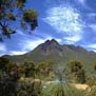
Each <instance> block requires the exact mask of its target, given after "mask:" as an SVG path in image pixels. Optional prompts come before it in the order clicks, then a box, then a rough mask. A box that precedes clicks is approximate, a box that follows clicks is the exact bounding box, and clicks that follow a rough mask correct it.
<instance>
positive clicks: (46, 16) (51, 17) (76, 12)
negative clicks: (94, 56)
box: [0, 0, 96, 55]
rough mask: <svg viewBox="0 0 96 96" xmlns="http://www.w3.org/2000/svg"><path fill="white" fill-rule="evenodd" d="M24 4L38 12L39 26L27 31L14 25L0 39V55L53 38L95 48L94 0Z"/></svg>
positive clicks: (20, 51) (16, 52) (25, 49)
mask: <svg viewBox="0 0 96 96" xmlns="http://www.w3.org/2000/svg"><path fill="white" fill-rule="evenodd" d="M26 7H28V8H30V7H31V8H33V9H35V10H36V11H37V12H38V14H39V17H38V23H39V26H38V27H37V28H36V30H34V31H33V32H31V34H30V33H27V32H24V31H23V30H21V28H20V29H17V33H16V34H14V35H13V36H12V37H11V39H5V40H4V42H3V43H0V55H4V54H10V55H19V54H24V53H26V52H29V51H31V50H33V49H34V48H35V47H36V46H38V45H39V44H41V43H43V42H44V41H46V40H48V39H49V40H51V39H53V38H54V39H56V40H57V41H58V42H59V43H60V44H73V45H76V46H82V47H84V48H86V49H87V50H91V51H94V52H96V0H43V1H41V0H32V1H31V0H28V4H27V6H26Z"/></svg>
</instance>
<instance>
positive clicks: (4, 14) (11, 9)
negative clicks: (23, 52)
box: [0, 0, 38, 40]
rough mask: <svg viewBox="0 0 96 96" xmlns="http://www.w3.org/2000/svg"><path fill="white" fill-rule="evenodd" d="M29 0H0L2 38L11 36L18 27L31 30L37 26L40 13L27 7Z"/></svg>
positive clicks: (0, 32) (0, 33) (0, 36)
mask: <svg viewBox="0 0 96 96" xmlns="http://www.w3.org/2000/svg"><path fill="white" fill-rule="evenodd" d="M26 4H27V0H0V39H1V40H3V37H4V36H5V37H6V36H7V37H8V38H10V37H11V35H12V34H14V33H16V29H17V28H22V29H24V28H26V29H28V28H29V27H28V25H29V26H30V29H31V30H34V29H35V28H36V27H37V26H38V23H37V17H38V14H37V12H36V11H34V10H33V9H30V8H26ZM24 30H25V29H24Z"/></svg>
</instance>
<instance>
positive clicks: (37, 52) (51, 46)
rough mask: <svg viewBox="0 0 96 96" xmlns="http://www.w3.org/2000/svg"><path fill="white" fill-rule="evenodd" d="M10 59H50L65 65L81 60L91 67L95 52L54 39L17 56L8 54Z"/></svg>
mask: <svg viewBox="0 0 96 96" xmlns="http://www.w3.org/2000/svg"><path fill="white" fill-rule="evenodd" d="M4 57H7V58H9V59H10V60H12V61H15V62H18V63H21V62H24V61H26V60H28V61H34V62H36V63H38V62H41V61H47V60H52V61H54V62H55V63H56V64H63V65H66V64H67V63H68V62H70V61H72V60H78V61H81V62H82V64H84V66H88V67H87V69H88V68H91V67H92V66H91V64H93V63H94V62H96V53H94V52H89V51H87V50H86V49H84V48H82V47H80V46H74V45H60V44H59V43H58V42H57V41H56V40H54V39H52V40H47V41H46V42H44V43H42V44H40V45H39V46H37V47H36V48H35V49H34V50H33V51H31V52H29V53H27V54H24V55H19V56H9V55H5V56H4Z"/></svg>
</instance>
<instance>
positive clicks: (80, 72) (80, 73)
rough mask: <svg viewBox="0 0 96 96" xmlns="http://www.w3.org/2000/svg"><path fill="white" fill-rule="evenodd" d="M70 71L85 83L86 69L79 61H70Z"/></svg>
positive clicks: (80, 81)
mask: <svg viewBox="0 0 96 96" xmlns="http://www.w3.org/2000/svg"><path fill="white" fill-rule="evenodd" d="M69 66H70V71H71V73H72V74H73V75H74V77H75V78H76V80H77V81H78V82H79V83H85V81H86V77H85V70H84V68H83V65H82V64H81V62H79V61H72V62H70V63H69Z"/></svg>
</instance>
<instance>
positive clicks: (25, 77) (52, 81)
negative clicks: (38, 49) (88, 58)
mask: <svg viewBox="0 0 96 96" xmlns="http://www.w3.org/2000/svg"><path fill="white" fill-rule="evenodd" d="M93 67H94V69H95V66H93ZM67 68H69V71H66V68H63V66H59V65H58V66H57V68H56V65H55V64H54V63H53V62H50V61H49V62H48V61H47V62H41V63H39V64H35V63H34V62H32V61H27V62H25V63H24V64H20V65H18V64H15V63H13V62H11V61H9V60H8V59H6V58H4V57H1V58H0V96H96V82H95V80H96V79H95V76H93V77H94V79H92V78H90V80H87V78H88V76H87V74H86V71H85V70H84V67H83V64H81V62H79V61H72V62H70V64H69V65H68V67H67ZM94 71H95V70H94ZM72 77H73V78H72ZM74 78H75V79H74ZM89 81H90V82H92V83H93V84H91V83H90V82H89Z"/></svg>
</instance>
